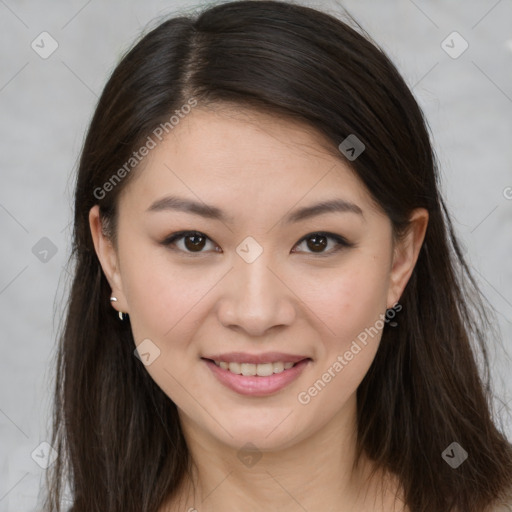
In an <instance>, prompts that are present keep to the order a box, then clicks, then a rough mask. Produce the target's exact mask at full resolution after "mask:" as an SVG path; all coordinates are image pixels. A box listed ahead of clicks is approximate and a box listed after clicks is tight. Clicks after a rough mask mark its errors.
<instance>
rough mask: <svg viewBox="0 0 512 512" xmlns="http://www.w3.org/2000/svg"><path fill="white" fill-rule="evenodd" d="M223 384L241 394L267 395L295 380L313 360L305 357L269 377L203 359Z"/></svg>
mask: <svg viewBox="0 0 512 512" xmlns="http://www.w3.org/2000/svg"><path fill="white" fill-rule="evenodd" d="M203 361H204V362H205V363H206V364H207V365H208V367H209V368H210V370H211V371H212V372H213V374H214V375H215V377H217V378H218V379H219V380H220V382H221V383H222V384H224V385H225V386H227V387H228V388H230V389H232V390H233V391H236V392H237V393H240V394H241V395H250V396H266V395H270V394H272V393H276V392H277V391H279V390H281V389H283V388H284V387H285V386H287V385H288V384H290V382H292V381H293V380H295V379H296V378H297V377H298V376H299V375H300V374H301V373H302V371H303V370H304V369H305V368H306V366H307V365H308V364H309V363H310V362H311V360H310V359H303V360H302V361H300V362H298V363H297V364H296V365H295V366H292V367H291V368H289V369H288V370H283V371H282V372H281V373H273V374H272V375H269V376H268V377H259V376H256V375H255V376H245V375H237V374H236V373H232V372H230V371H229V370H224V368H221V367H220V366H217V365H216V364H215V363H214V362H213V361H210V360H209V359H203Z"/></svg>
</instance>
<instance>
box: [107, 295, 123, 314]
mask: <svg viewBox="0 0 512 512" xmlns="http://www.w3.org/2000/svg"><path fill="white" fill-rule="evenodd" d="M110 302H117V297H114V296H113V295H112V297H110ZM125 314H126V315H127V313H123V312H122V311H119V320H124V315H125Z"/></svg>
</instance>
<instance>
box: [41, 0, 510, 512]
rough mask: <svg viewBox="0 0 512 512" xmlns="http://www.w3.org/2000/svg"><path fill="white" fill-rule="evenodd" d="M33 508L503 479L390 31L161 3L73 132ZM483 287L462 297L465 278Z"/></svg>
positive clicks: (377, 491)
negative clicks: (69, 197) (66, 253)
mask: <svg viewBox="0 0 512 512" xmlns="http://www.w3.org/2000/svg"><path fill="white" fill-rule="evenodd" d="M73 257H74V258H75V261H76V267H75V269H74V282H73V285H72V289H71V295H70V301H69V309H68V312H67V322H66V325H65V328H64V330H63V332H62V336H61V340H60V341H61V343H60V347H59V357H58V361H57V365H58V368H57V387H56V405H55V425H54V437H53V443H52V444H53V446H54V447H56V449H58V452H59V459H58V462H57V463H56V464H55V465H54V469H55V471H54V472H53V473H52V476H51V479H50V481H49V485H50V493H49V497H48V500H47V504H46V505H47V508H46V510H47V511H53V510H59V509H58V502H59V499H60V491H59V482H60V481H61V477H62V476H63V474H64V468H65V466H64V465H65V463H67V464H68V465H69V470H70V487H71V490H72V496H73V506H72V509H71V510H72V511H73V512H82V511H83V512H85V511H87V512H90V511H93V510H98V511H100V510H101V511H102V512H107V511H108V512H114V511H123V512H127V511H134V512H135V511H137V512H140V511H147V512H149V511H152V512H153V511H155V512H156V511H158V512H170V511H175V510H189V511H191V510H198V511H200V512H206V511H214V510H215V511H216V510H244V511H255V510H262V509H265V508H266V509H269V510H280V511H294V510H308V511H311V512H312V511H316V510H323V511H324V510H333V511H334V510H336V511H338V512H340V511H341V512H345V511H353V510H358V511H386V512H387V511H398V510H404V511H410V512H420V511H435V512H449V511H450V512H455V511H465V512H470V511H471V512H477V511H478V512H481V511H490V510H500V508H499V507H503V506H506V500H507V496H508V499H510V497H509V496H510V485H511V482H512V448H511V446H510V444H509V442H508V441H507V439H506V438H505V437H504V436H503V434H502V433H501V432H500V431H499V430H498V429H497V428H496V427H495V426H494V424H493V422H492V419H491V413H490V410H489V400H488V398H489V397H488V396H487V395H486V389H487V388H486V387H485V386H484V384H483V383H482V380H481V377H480V376H479V373H478V370H477V366H476V363H475V357H476V355H475V354H474V352H473V348H472V346H473V342H476V344H477V346H478V347H479V348H480V349H481V350H482V352H483V354H484V356H485V354H486V352H485V329H486V325H488V324H486V321H487V317H486V311H485V309H484V307H483V305H482V304H481V300H479V299H478V296H477V295H475V294H476V293H478V289H477V287H476V285H475V282H474V280H473V278H472V277H471V275H470V273H469V271H468V267H467V265H466V263H465V261H464V258H463V256H462V254H461V251H460V248H459V245H458V243H457V239H456V237H455V235H454V233H453V228H452V225H451V222H450V218H449V215H448V213H447V211H446V208H445V205H444V202H443V200H442V198H441V196H440V193H439V190H438V174H437V167H436V162H435V157H434V155H433V151H432V148H431V146H430V142H429V136H428V130H427V124H426V121H425V120H424V119H423V116H422V113H421V111H420V109H419V107H418V105H417V103H416V101H415V100H414V97H413V96H412V94H411V92H410V91H409V89H408V88H407V86H406V85H405V83H404V81H403V79H402V78H401V77H400V76H399V74H398V72H397V70H396V68H395V67H394V66H393V64H392V63H391V62H390V61H389V59H388V58H387V57H386V56H385V54H384V53H383V52H382V51H381V50H380V49H379V48H378V47H377V45H376V44H375V43H373V42H371V40H370V38H369V37H368V36H367V35H365V36H363V35H360V34H359V33H358V32H356V31H355V30H354V29H352V28H351V27H349V26H348V25H347V24H345V23H343V22H342V21H340V20H337V19H335V18H333V17H331V16H329V15H327V14H323V13H321V12H319V11H317V10H314V9H311V8H306V7H300V6H297V5H293V4H288V3H285V2H276V1H266V0H265V1H257V2H255V1H241V2H231V3H227V4H223V5H217V6H213V7H210V8H207V9H205V10H204V12H202V13H200V14H199V15H198V16H197V17H195V18H188V17H178V18H174V19H170V20H168V21H166V22H164V23H162V24H160V25H159V26H158V27H156V28H155V29H154V30H153V31H151V32H150V33H149V34H147V35H146V36H145V37H143V38H142V39H141V40H140V41H139V42H138V43H137V44H136V45H135V46H134V48H133V49H132V50H131V51H130V52H129V53H128V54H127V55H126V56H125V57H124V58H123V59H122V61H121V62H120V64H119V65H118V66H117V68H116V69H115V70H114V72H113V75H112V77H111V78H110V80H109V82H108V83H107V85H106V87H105V90H104V91H103V94H102V96H101V98H100V101H99V103H98V106H97V108H96V112H95V115H94V118H93V120H92V123H91V126H90V128H89V131H88V135H87V138H86V141H85V145H84V148H83V152H82V156H81V160H80V166H79V170H78V178H77V183H76V195H75V219H74V246H73ZM475 297H477V298H476V299H475Z"/></svg>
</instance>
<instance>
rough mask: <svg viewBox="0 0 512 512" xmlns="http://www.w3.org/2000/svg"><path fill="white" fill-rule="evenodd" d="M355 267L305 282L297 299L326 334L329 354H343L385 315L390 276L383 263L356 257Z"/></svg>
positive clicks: (298, 290)
mask: <svg viewBox="0 0 512 512" xmlns="http://www.w3.org/2000/svg"><path fill="white" fill-rule="evenodd" d="M353 262H354V264H350V263H351V262H349V261H347V264H346V265H344V266H340V267H339V268H338V269H333V270H332V271H329V273H325V274H324V275H320V274H316V275H309V276H307V277H306V278H304V277H303V278H302V279H301V280H300V281H297V282H298V283H299V282H300V283H301V284H300V286H299V285H298V287H297V295H299V297H300V298H301V299H302V300H303V301H304V303H305V304H306V305H307V308H306V310H308V309H309V310H310V311H311V312H313V313H314V317H313V318H316V323H317V324H319V326H323V327H322V328H321V332H323V333H325V338H324V339H325V344H326V347H324V348H325V349H326V350H328V351H329V352H331V351H332V350H333V349H336V350H338V351H339V350H343V349H344V347H345V346H346V345H350V343H351V341H352V340H353V339H355V338H357V336H358V335H359V334H360V333H361V332H364V331H365V329H366V328H369V327H371V326H373V325H375V323H376V322H377V320H378V319H379V318H380V314H382V313H384V312H385V306H386V298H387V289H388V275H387V272H386V265H385V262H384V261H381V262H378V261H376V259H375V258H373V257H366V258H365V257H364V256H356V257H355V258H353Z"/></svg>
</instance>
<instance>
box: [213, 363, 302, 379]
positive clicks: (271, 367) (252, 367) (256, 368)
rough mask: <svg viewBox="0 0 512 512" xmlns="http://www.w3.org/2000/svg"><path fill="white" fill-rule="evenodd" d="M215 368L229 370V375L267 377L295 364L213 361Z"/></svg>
mask: <svg viewBox="0 0 512 512" xmlns="http://www.w3.org/2000/svg"><path fill="white" fill-rule="evenodd" d="M214 363H215V364H216V365H217V366H220V367H221V368H223V369H224V370H229V371H230V372H231V373H236V374H237V375H245V376H254V375H258V376H259V377H268V376H269V375H272V374H274V373H281V372H283V371H284V370H288V369H289V368H291V367H292V366H294V365H295V363H283V362H281V361H277V362H275V363H260V364H252V363H226V362H225V361H214Z"/></svg>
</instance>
